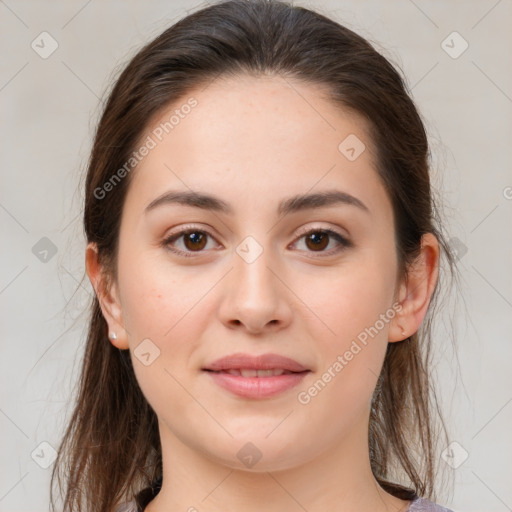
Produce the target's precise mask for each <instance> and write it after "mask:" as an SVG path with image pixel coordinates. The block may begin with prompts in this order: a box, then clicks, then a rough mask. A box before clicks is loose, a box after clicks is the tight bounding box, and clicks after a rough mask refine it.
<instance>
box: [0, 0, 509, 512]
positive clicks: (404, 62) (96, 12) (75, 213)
mask: <svg viewBox="0 0 512 512" xmlns="http://www.w3.org/2000/svg"><path fill="white" fill-rule="evenodd" d="M199 5H200V4H199V2H193V1H179V2H171V1H146V2H142V1H139V2H134V1H125V2H121V1H103V2H101V1H99V0H92V1H87V0H80V1H65V2H64V1H62V0H60V1H51V2H50V1H15V0H5V1H4V0H0V16H1V18H0V38H1V44H2V49H3V53H2V55H3V58H2V61H1V68H0V102H1V112H2V117H1V119H2V139H1V140H2V151H1V153H0V154H1V164H2V165H1V189H0V223H1V229H2V243H3V248H2V251H1V263H0V268H1V273H0V303H1V311H2V321H1V323H0V326H1V344H2V345H1V350H2V357H1V359H0V371H1V378H2V385H1V402H0V428H1V432H2V436H1V458H0V460H1V465H0V511H2V512H3V511H9V512H21V511H23V512H29V511H30V512H38V511H45V510H48V484H49V477H50V471H51V462H52V448H51V447H54V448H56V447H57V446H58V443H59V440H60V436H61V433H62V429H63V427H64V424H65V420H66V418H65V412H66V408H65V407H66V401H67V400H69V398H70V393H71V389H72V385H73V384H74V382H75V378H76V376H77V375H78V371H79V367H80V355H81V353H82V349H83V342H84V335H85V325H86V324H85V321H86V319H87V317H86V315H84V314H83V313H82V312H83V310H84V308H85V307H86V305H87V301H88V299H89V295H90V293H91V291H92V288H91V286H90V283H89V281H88V280H87V279H86V280H84V281H82V278H83V277H84V247H85V242H84V240H83V237H82V226H81V205H82V191H81V190H80V191H78V187H79V177H80V175H81V174H82V173H83V171H84V169H85V165H86V161H87V157H88V151H89V149H90V145H91V136H92V134H93V131H94V127H95V123H96V121H97V118H98V115H99V113H100V101H99V100H100V98H102V97H103V96H104V91H105V89H106V87H107V86H108V85H109V83H110V82H111V79H112V76H114V75H113V74H114V72H115V70H116V69H118V66H120V65H122V64H124V63H126V62H127V59H128V58H129V57H130V56H131V55H133V53H134V52H135V51H136V49H137V48H139V47H140V46H141V45H142V43H144V42H146V41H148V40H150V39H152V38H153V37H154V36H156V35H157V34H158V33H160V32H161V31H162V30H163V29H164V28H165V27H167V26H168V25H170V24H171V23H173V22H174V21H176V20H177V19H179V18H181V17H183V16H184V15H186V13H187V12H188V11H191V10H196V8H197V7H198V6H199ZM300 5H304V6H311V7H313V8H316V9H318V10H320V12H323V13H325V14H327V15H329V16H333V17H335V18H336V19H337V20H338V21H340V22H342V23H345V24H346V25H347V26H348V27H349V28H351V29H353V30H355V31H356V32H358V33H359V34H361V35H363V36H365V37H367V38H369V39H370V40H371V41H372V42H373V43H375V44H376V45H377V48H379V47H380V48H379V49H380V50H381V51H382V52H383V53H384V54H385V55H386V56H387V57H388V58H390V59H391V60H392V61H393V62H394V63H396V64H399V65H400V66H401V67H402V69H403V70H404V72H405V74H406V76H407V79H408V83H409V85H410V87H411V88H412V93H413V97H414V99H415V101H416V102H417V104H418V106H419V108H420V110H421V112H422V115H423V117H424V119H425V123H426V125H427V129H428V131H429V135H430V137H431V143H432V151H433V161H434V166H435V167H436V170H434V171H433V175H434V184H435V186H436V187H438V188H442V193H443V197H444V204H445V211H444V214H445V216H447V217H448V220H449V229H450V233H449V234H450V237H452V243H453V246H454V247H459V249H460V251H459V255H460V256H461V259H460V269H461V273H462V277H463V287H462V292H463V295H464V305H465V306H464V307H462V308H461V309H458V310H456V312H453V311H450V310H449V309H447V310H446V312H445V316H446V318H445V319H444V321H443V322H442V326H441V327H439V328H438V331H439V335H438V338H437V344H438V354H439V357H438V359H439V360H440V368H439V379H440V383H441V384H440V390H441V392H442V399H443V404H444V408H445V411H446V414H447V415H448V419H449V428H450V429H451V432H452V436H451V437H452V441H455V442H457V443H458V444H459V445H460V447H458V445H455V448H454V451H453V457H452V459H450V460H451V464H452V465H457V466H458V467H457V468H456V469H452V468H451V467H448V470H449V472H453V475H454V477H455V491H454V495H453V499H450V497H449V496H448V497H447V498H446V499H445V501H444V504H446V505H449V506H451V508H453V509H454V510H456V511H467V512H477V511H484V510H485V511H486V512H504V511H506V510H511V509H512V486H511V485H510V483H511V482H512V474H511V473H512V472H511V462H510V461H511V459H512V441H511V436H510V430H511V429H510V425H511V420H512V403H511V402H512V386H511V377H510V374H511V372H510V370H511V366H512V363H511V361H512V359H511V356H512V343H511V342H512V339H511V336H510V334H511V332H512V321H511V320H512V315H511V312H512V290H511V281H512V280H511V264H510V263H511V236H510V234H511V215H510V214H511V206H512V200H511V199H510V197H511V196H512V188H511V187H512V175H511V173H510V169H511V150H510V142H511V140H512V137H511V111H512V73H511V51H510V47H511V39H512V37H511V32H510V26H512V23H511V21H512V3H511V1H510V0H499V1H496V0H489V1H487V0H485V1H472V2H468V1H462V0H461V1H441V0H438V1H420V0H414V1H412V0H396V1H388V2H382V1H377V0H371V1H370V0H365V1H358V2H356V1H341V0H337V1H335V0H330V1H327V0H322V1H317V2H305V1H304V2H301V3H300ZM43 31H46V32H48V33H49V34H50V35H51V36H52V37H53V38H54V39H55V40H56V41H57V43H58V48H57V50H56V51H55V52H54V53H53V54H52V55H50V56H49V57H48V58H46V59H43V58H41V57H40V56H39V54H38V53H36V51H34V50H33V49H32V47H31V43H32V41H34V40H36V42H37V41H40V37H39V38H38V36H39V35H40V34H41V32H43ZM454 31H457V32H458V33H459V34H460V35H461V36H462V37H463V38H464V40H465V41H467V43H468V44H469V47H468V48H467V50H466V51H465V52H464V53H462V54H461V55H460V56H458V58H453V57H452V56H450V55H448V53H447V52H446V51H445V49H444V48H443V46H442V42H443V41H444V40H445V39H446V38H447V36H449V35H450V34H452V32H454ZM453 37H454V36H451V38H449V39H448V40H447V42H446V43H445V45H446V44H448V45H450V46H453V47H454V48H453V49H452V51H456V50H458V49H459V48H461V46H460V44H461V43H462V41H461V40H457V39H453ZM455 37H456V36H455ZM452 41H453V42H452ZM39 44H40V45H41V43H39ZM46 44H47V43H46ZM46 48H48V46H46ZM43 237H47V238H49V239H50V240H51V242H52V243H53V244H54V245H55V247H56V249H57V253H56V254H55V255H54V256H52V257H50V256H51V253H48V255H47V256H46V257H47V258H48V261H46V262H44V261H41V259H40V258H44V254H42V253H39V255H37V254H34V252H33V250H32V249H33V247H34V246H35V245H36V243H38V241H40V239H41V238H43ZM453 237H455V238H456V239H458V240H455V241H454V238H453ZM37 247H38V246H36V248H37ZM466 250H467V252H465V251H466ZM35 252H36V253H37V250H36V251H35ZM80 283H82V284H80ZM75 291H76V293H75ZM454 311H455V310H454ZM450 320H451V321H453V322H454V324H455V326H456V327H457V330H456V337H457V344H458V347H459V351H458V358H459V361H460V368H461V371H460V373H459V371H458V369H457V366H456V355H455V354H454V353H453V350H451V348H450V347H451V342H450V340H449V337H448V336H447V333H448V331H449V330H450V323H449V322H450ZM41 443H48V444H49V445H48V444H42V445H41ZM462 450H465V451H466V452H467V454H468V456H467V459H465V460H463V459H464V454H465V452H464V451H462ZM461 461H462V462H461ZM47 464H50V466H49V467H48V468H47V469H44V467H41V466H45V465H47Z"/></svg>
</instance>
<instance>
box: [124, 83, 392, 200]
mask: <svg viewBox="0 0 512 512" xmlns="http://www.w3.org/2000/svg"><path fill="white" fill-rule="evenodd" d="M191 98H192V99H193V101H194V103H195V106H193V107H192V108H190V107H187V108H184V106H185V105H191V104H192V103H191V101H190V99H191ZM171 121H172V122H171ZM366 128H367V126H366V124H365V122H364V120H363V119H362V118H361V117H360V116H357V115H355V114H353V113H351V112H349V111H348V110H347V111H344V110H341V109H340V108H339V107H337V106H336V105H335V104H334V103H333V102H332V101H330V100H329V99H328V97H327V93H326V90H325V88H323V87H322V86H320V85H315V84H309V83H308V84H305V83H304V82H299V81H297V80H293V81H292V80H291V79H289V78H286V79H285V78H283V77H279V76H275V77H263V78H260V77H259V78H255V77H248V76H240V77H236V78H235V77H230V78H222V79H218V80H215V81H213V82H211V83H208V84H206V85H203V86H202V87H198V88H196V89H193V90H191V91H189V92H188V93H187V94H186V95H185V96H184V97H183V98H181V99H179V100H177V101H174V102H173V103H172V105H169V106H168V107H167V108H165V109H163V110H162V111H161V112H159V113H158V114H157V115H156V116H154V117H153V119H152V120H151V122H150V123H149V124H148V126H147V127H146V129H145V131H144V132H143V134H142V137H141V140H145V139H146V138H147V137H148V136H149V137H151V139H152V140H153V141H154V143H155V144H154V146H155V147H154V148H153V149H151V150H150V151H149V154H148V155H147V156H145V157H144V158H143V159H142V160H141V161H140V162H139V164H138V165H137V167H136V169H135V171H134V175H133V176H132V178H133V181H132V183H131V185H130V189H129V193H128V197H127V202H128V201H129V200H130V202H131V203H133V202H134V201H135V202H137V203H138V206H139V208H140V209H143V208H144V207H145V206H147V204H148V202H150V201H151V200H152V199H154V198H155V196H156V195H159V194H161V193H162V192H165V190H166V188H169V189H171V188H174V189H176V188H180V189H192V190H197V191H204V192H206V191H209V192H212V191H213V190H217V191H218V193H216V195H219V196H222V195H225V194H226V193H228V194H233V195H234V196H235V198H238V199H239V200H243V199H244V197H245V199H247V200H250V198H251V197H252V198H254V197H255V196H260V200H261V196H262V195H263V197H266V198H267V200H268V201H270V200H272V198H273V197H274V196H275V197H276V198H277V197H278V196H279V198H281V197H284V196H286V197H289V196H290V195H293V194H299V193H305V192H306V191H308V190H311V189H313V188H315V187H318V188H332V187H335V186H340V187H342V188H343V189H344V191H346V192H347V193H350V194H352V195H356V196H357V195H358V194H359V195H361V194H362V195H363V196H364V195H367V194H368V193H370V194H374V195H375V194H377V196H378V195H379V194H380V196H382V197H381V199H382V200H383V201H385V200H386V198H385V197H383V194H384V190H383V187H382V184H381V183H380V179H379V178H378V175H377V174H376V172H375V170H374V168H375V166H374V164H373V161H374V159H373V152H372V145H371V141H370V140H369V138H368V134H367V129H366ZM350 137H356V139H355V140H356V141H359V142H360V143H361V144H364V146H365V149H364V151H363V152H362V153H361V154H360V155H359V156H358V157H357V158H356V159H355V160H352V161H351V160H350V159H348V158H347V156H346V154H344V153H343V152H342V151H341V150H340V144H343V142H344V141H345V140H347V138H350ZM160 139H161V140H160ZM349 140H352V139H349ZM361 147H363V146H361ZM249 192H250V194H249ZM249 196H250V197H249ZM374 199H375V198H374ZM377 199H378V198H377Z"/></svg>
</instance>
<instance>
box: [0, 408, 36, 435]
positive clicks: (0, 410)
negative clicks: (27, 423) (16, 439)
mask: <svg viewBox="0 0 512 512" xmlns="http://www.w3.org/2000/svg"><path fill="white" fill-rule="evenodd" d="M0 412H1V413H2V414H3V415H4V416H5V417H6V418H7V419H8V420H9V421H10V422H11V423H12V424H13V425H14V426H15V427H16V428H17V429H18V430H19V431H20V432H21V433H22V434H23V435H24V436H25V437H26V438H27V439H30V438H29V437H28V436H27V434H25V432H23V430H21V428H20V427H19V426H18V425H17V424H16V423H14V421H13V420H12V419H11V418H10V417H9V416H8V415H7V414H6V413H5V412H4V411H2V409H0Z"/></svg>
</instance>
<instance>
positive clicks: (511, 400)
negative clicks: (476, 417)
mask: <svg viewBox="0 0 512 512" xmlns="http://www.w3.org/2000/svg"><path fill="white" fill-rule="evenodd" d="M510 402H512V398H511V399H510V400H509V401H508V402H507V403H506V404H505V405H504V406H503V407H501V409H500V410H499V411H498V412H497V413H496V414H495V415H494V416H493V417H492V418H491V419H490V420H489V421H488V422H487V423H486V424H485V425H484V426H483V427H482V428H481V429H480V430H479V431H478V432H477V433H476V434H475V435H474V436H473V437H472V438H471V440H473V439H475V437H476V436H477V435H478V434H480V432H482V430H483V429H484V428H485V427H487V425H489V423H491V421H492V420H493V419H494V418H496V416H498V414H499V413H500V412H501V411H502V410H503V409H505V407H506V406H507V405H508V404H509V403H510Z"/></svg>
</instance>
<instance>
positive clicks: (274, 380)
mask: <svg viewBox="0 0 512 512" xmlns="http://www.w3.org/2000/svg"><path fill="white" fill-rule="evenodd" d="M206 373H208V374H210V376H211V377H212V379H213V380H214V382H215V383H216V384H218V385H219V386H220V387H221V388H224V389H226V390H228V391H230V392H231V393H233V394H235V395H238V396H241V397H244V398H268V397H271V396H275V395H278V394H279V393H282V392H283V391H286V390H287V389H291V388H293V387H295V386H297V384H299V383H300V382H301V381H302V379H303V378H304V377H305V376H306V374H307V373H309V371H305V372H300V373H286V374H283V375H275V376H273V377H242V376H241V375H231V374H230V373H223V372H211V371H206Z"/></svg>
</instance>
